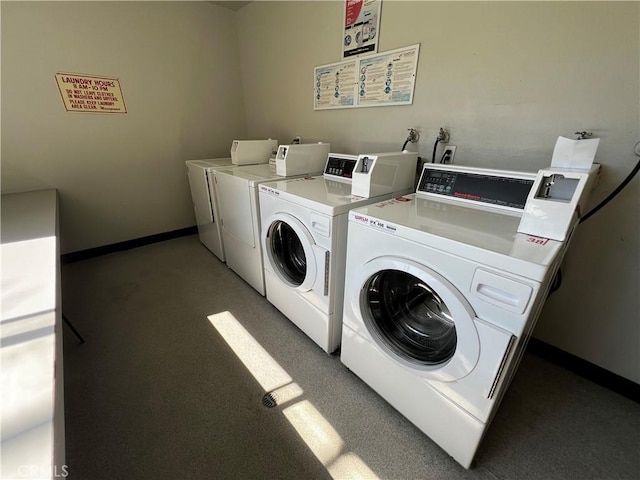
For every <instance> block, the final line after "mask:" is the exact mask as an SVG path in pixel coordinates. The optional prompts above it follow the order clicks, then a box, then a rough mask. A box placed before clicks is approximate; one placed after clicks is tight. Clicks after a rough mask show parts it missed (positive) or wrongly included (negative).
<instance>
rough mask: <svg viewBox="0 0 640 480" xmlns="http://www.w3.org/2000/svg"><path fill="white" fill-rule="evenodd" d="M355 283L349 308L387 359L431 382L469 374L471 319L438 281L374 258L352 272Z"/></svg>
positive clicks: (421, 269) (411, 266)
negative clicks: (388, 357)
mask: <svg viewBox="0 0 640 480" xmlns="http://www.w3.org/2000/svg"><path fill="white" fill-rule="evenodd" d="M356 281H357V282H358V283H357V285H358V286H359V288H354V289H353V290H352V298H351V299H350V300H351V302H352V306H353V307H354V309H357V310H359V311H360V313H361V316H362V319H363V321H364V324H365V327H366V329H367V331H368V332H369V334H370V335H371V337H372V338H373V340H374V341H375V342H376V343H377V344H378V346H379V347H380V348H381V349H382V350H383V351H384V352H386V353H387V354H388V355H389V356H390V357H391V358H393V359H394V360H395V361H397V362H399V363H401V364H402V365H403V366H405V367H409V368H410V369H413V370H417V371H419V374H420V376H422V377H426V378H432V379H435V380H442V381H453V380H457V379H460V378H462V377H464V376H465V375H467V374H468V373H469V372H471V370H473V368H474V367H475V365H476V363H477V362H478V358H479V355H480V342H479V339H478V332H477V330H476V326H475V324H474V318H475V314H474V312H473V310H472V308H471V305H470V304H469V303H468V302H467V300H466V299H465V298H464V296H463V295H462V294H461V293H460V292H459V291H458V290H457V289H456V288H455V287H454V286H453V285H452V284H451V283H450V282H448V281H447V280H446V279H445V278H444V277H443V276H441V275H439V274H438V273H436V272H434V271H433V270H431V269H429V268H427V267H425V266H424V265H420V264H418V263H417V262H415V261H412V260H408V259H403V258H398V257H379V258H377V259H374V260H372V261H370V262H368V263H366V264H365V265H363V266H362V267H361V268H360V269H359V270H358V273H357V276H356ZM354 287H355V285H354Z"/></svg>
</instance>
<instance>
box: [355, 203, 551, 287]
mask: <svg viewBox="0 0 640 480" xmlns="http://www.w3.org/2000/svg"><path fill="white" fill-rule="evenodd" d="M349 220H350V221H353V222H357V223H360V224H363V225H367V226H369V227H371V228H375V229H377V230H382V231H385V232H387V233H389V234H390V235H397V236H400V237H402V238H406V239H409V240H412V241H416V242H419V243H422V244H425V245H429V246H433V247H435V248H438V249H441V250H443V251H446V252H449V253H452V254H455V255H458V256H461V257H464V258H468V259H470V260H473V261H476V262H478V263H480V264H485V265H491V266H494V267H496V268H500V269H504V270H507V271H511V272H515V273H517V274H519V275H522V276H525V277H528V278H531V279H533V280H536V281H542V280H544V279H545V278H546V275H547V272H548V270H549V267H550V266H551V265H552V264H553V263H554V262H555V261H556V260H557V259H559V257H560V255H561V253H562V251H563V243H562V242H558V241H555V240H550V239H541V238H538V237H533V236H531V235H526V234H520V233H518V225H519V224H520V214H517V213H512V212H506V211H500V210H497V209H495V208H490V207H488V208H478V207H471V206H463V205H460V204H454V203H451V202H447V201H434V200H430V199H426V198H421V197H419V196H416V195H415V194H411V195H405V196H404V197H401V198H399V199H392V200H387V201H384V202H379V203H376V204H373V205H367V206H364V207H361V208H357V209H355V210H352V211H351V212H350V214H349Z"/></svg>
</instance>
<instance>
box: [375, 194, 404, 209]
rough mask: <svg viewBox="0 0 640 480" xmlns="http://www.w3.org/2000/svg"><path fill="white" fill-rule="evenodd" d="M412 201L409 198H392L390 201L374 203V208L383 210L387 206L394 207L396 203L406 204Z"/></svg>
mask: <svg viewBox="0 0 640 480" xmlns="http://www.w3.org/2000/svg"><path fill="white" fill-rule="evenodd" d="M411 200H412V199H411V198H407V197H396V198H392V199H390V200H385V201H384V202H379V203H376V204H375V206H376V207H378V208H384V207H386V206H387V205H395V204H398V203H406V202H410V201H411Z"/></svg>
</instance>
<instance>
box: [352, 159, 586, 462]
mask: <svg viewBox="0 0 640 480" xmlns="http://www.w3.org/2000/svg"><path fill="white" fill-rule="evenodd" d="M584 175H587V176H588V174H584ZM584 175H583V176H584ZM539 177H540V175H539V174H538V175H536V174H533V173H531V174H528V173H518V172H508V171H498V170H488V169H476V168H465V167H459V166H455V167H454V166H450V165H433V164H427V165H426V166H425V167H424V170H423V172H422V175H421V178H420V182H419V184H418V189H417V191H416V193H415V194H411V195H407V196H405V197H403V198H400V199H393V200H389V201H387V202H382V203H379V204H374V205H370V206H366V207H362V208H358V209H355V210H352V211H351V212H350V214H349V226H348V240H347V264H346V282H345V284H346V287H345V299H344V315H343V330H342V348H341V360H342V362H343V363H344V364H345V365H346V366H347V367H348V368H349V369H351V370H352V371H353V372H354V373H355V374H357V375H358V376H359V377H361V378H362V379H363V380H364V381H365V382H366V383H367V384H368V385H370V386H371V387H372V388H373V389H374V390H375V391H376V392H378V393H379V394H380V395H381V396H382V397H383V398H385V399H386V400H387V401H388V402H389V403H390V404H391V405H392V406H394V407H395V408H396V409H397V410H398V411H400V412H401V413H402V414H403V415H404V416H406V417H407V418H408V419H409V420H410V421H411V422H413V423H414V424H415V425H416V426H417V427H418V428H420V429H421V430H422V431H423V432H424V433H426V434H427V435H428V436H429V437H430V438H431V439H432V440H434V441H435V442H436V443H437V444H439V445H440V446H441V447H442V448H443V449H444V450H446V451H447V452H448V453H449V454H450V455H451V456H452V457H453V458H454V459H455V460H457V461H458V462H459V463H460V464H462V465H463V466H464V467H465V468H469V467H470V465H471V462H472V460H473V458H474V455H475V453H476V450H477V448H478V446H479V444H480V441H481V439H482V437H483V435H484V433H485V431H486V429H487V427H488V425H489V423H490V421H491V419H492V417H493V415H494V414H495V411H496V409H497V407H498V405H499V402H500V400H501V398H502V396H503V395H504V392H505V391H506V389H507V387H508V385H509V383H510V380H511V378H512V376H513V375H514V373H515V371H516V368H517V366H518V363H519V360H520V358H521V356H522V354H523V351H524V348H525V346H526V342H527V340H528V337H529V335H530V333H531V331H532V329H533V327H534V324H535V321H536V319H537V317H538V315H539V313H540V310H541V309H542V306H543V304H544V301H545V299H546V297H547V295H548V292H549V289H550V284H551V281H552V279H553V277H554V275H555V273H556V271H557V269H558V267H559V265H560V262H561V260H562V257H563V254H564V252H565V250H566V248H567V244H568V239H569V237H566V238H564V239H563V240H562V241H560V240H553V239H549V238H543V237H540V236H536V235H532V234H529V233H522V232H521V233H519V231H518V230H519V228H520V224H521V219H522V217H523V211H524V210H525V205H526V204H527V203H528V202H529V199H530V197H531V191H532V188H533V186H534V182H537V179H539ZM570 223H571V229H572V228H573V227H575V225H576V223H577V217H576V216H575V215H574V216H573V219H572V220H571V221H570ZM569 236H570V235H569Z"/></svg>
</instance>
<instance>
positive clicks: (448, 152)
mask: <svg viewBox="0 0 640 480" xmlns="http://www.w3.org/2000/svg"><path fill="white" fill-rule="evenodd" d="M455 154H456V147H455V146H454V145H447V146H446V147H444V152H442V157H441V160H440V163H447V164H449V163H453V157H454V156H455Z"/></svg>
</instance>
